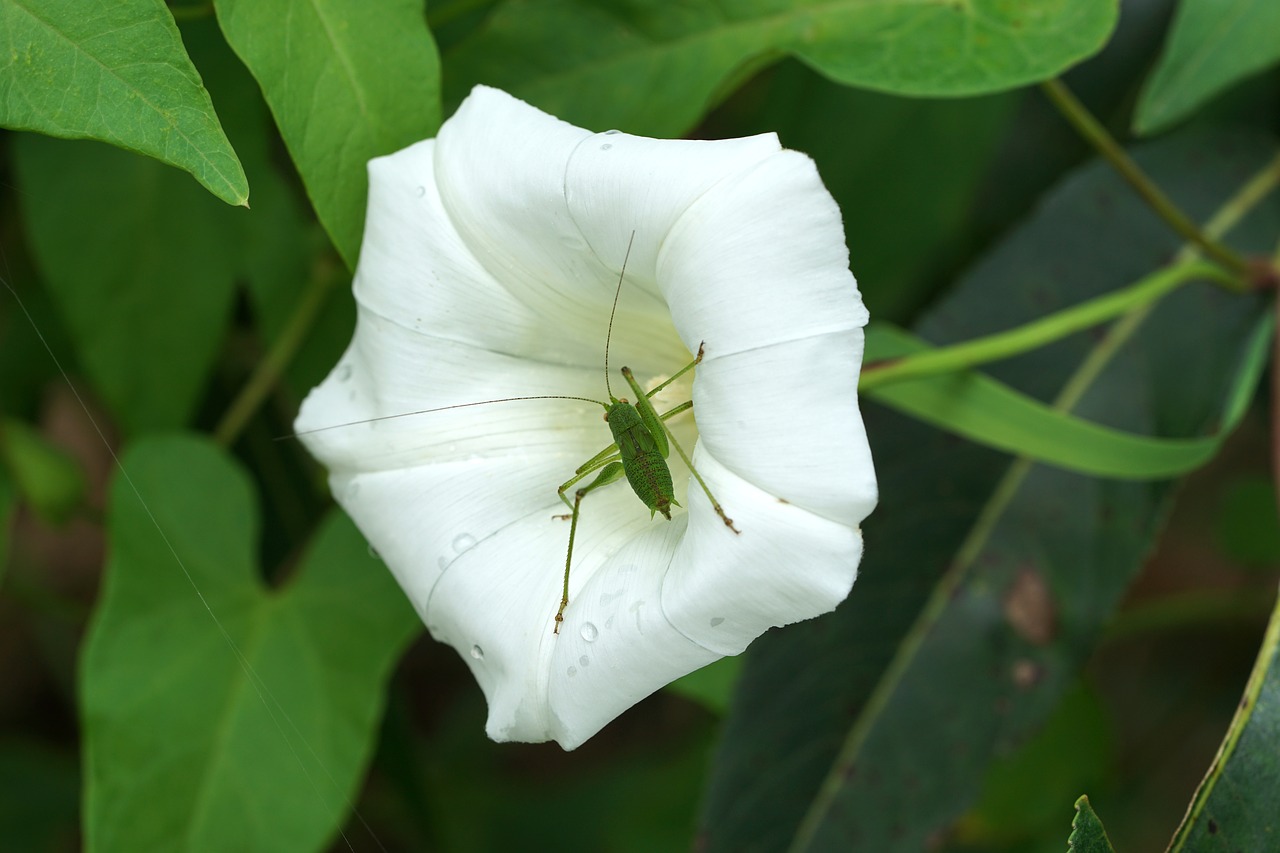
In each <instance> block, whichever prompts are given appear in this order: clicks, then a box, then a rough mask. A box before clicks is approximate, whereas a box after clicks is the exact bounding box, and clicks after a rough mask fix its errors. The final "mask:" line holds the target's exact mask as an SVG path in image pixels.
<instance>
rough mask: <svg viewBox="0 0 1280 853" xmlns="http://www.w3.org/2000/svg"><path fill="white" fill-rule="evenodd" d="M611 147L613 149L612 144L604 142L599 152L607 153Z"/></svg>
mask: <svg viewBox="0 0 1280 853" xmlns="http://www.w3.org/2000/svg"><path fill="white" fill-rule="evenodd" d="M612 147H613V144H612V143H609V142H606V143H605V144H604V145H601V146H600V150H601V151H608V150H609V149H610V148H612Z"/></svg>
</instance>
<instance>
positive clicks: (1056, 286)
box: [701, 136, 1280, 851]
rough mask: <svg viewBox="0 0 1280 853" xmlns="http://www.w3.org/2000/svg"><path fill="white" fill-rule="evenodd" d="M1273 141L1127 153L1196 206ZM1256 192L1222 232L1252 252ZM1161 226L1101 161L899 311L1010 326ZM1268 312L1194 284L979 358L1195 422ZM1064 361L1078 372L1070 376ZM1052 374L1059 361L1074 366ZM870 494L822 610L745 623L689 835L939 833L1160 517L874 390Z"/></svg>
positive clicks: (1024, 382)
mask: <svg viewBox="0 0 1280 853" xmlns="http://www.w3.org/2000/svg"><path fill="white" fill-rule="evenodd" d="M1274 151H1275V145H1274V142H1272V141H1270V140H1260V139H1256V138H1246V137H1236V136H1226V137H1192V138H1182V139H1176V138H1175V139H1171V140H1169V141H1167V142H1165V143H1163V144H1160V145H1156V146H1153V147H1151V148H1150V149H1148V150H1146V151H1144V152H1140V153H1139V159H1140V162H1142V163H1143V165H1144V166H1145V168H1147V170H1148V171H1149V172H1151V173H1152V174H1153V175H1155V177H1156V179H1157V180H1158V181H1159V182H1160V183H1161V185H1162V186H1165V187H1166V188H1167V189H1168V190H1169V191H1170V192H1171V193H1172V195H1173V196H1174V197H1175V198H1176V199H1177V201H1178V202H1179V203H1180V204H1181V205H1182V206H1183V207H1184V208H1185V209H1187V210H1189V211H1191V213H1192V215H1194V216H1197V217H1205V216H1207V215H1208V214H1209V213H1210V212H1212V211H1213V210H1214V209H1216V208H1217V207H1218V206H1219V205H1221V204H1222V203H1223V201H1224V199H1225V198H1226V197H1227V196H1228V195H1229V194H1230V192H1231V191H1232V189H1233V188H1235V187H1237V186H1239V185H1240V184H1242V183H1243V182H1244V181H1245V180H1246V179H1248V178H1249V177H1250V176H1251V174H1252V173H1253V172H1255V171H1256V170H1257V169H1259V168H1261V166H1262V165H1263V164H1264V163H1266V162H1268V161H1269V160H1270V159H1271V158H1272V157H1273V156H1274ZM1278 207H1280V205H1276V204H1274V203H1273V204H1269V205H1267V206H1266V207H1265V208H1263V209H1260V210H1258V211H1256V213H1255V215H1254V216H1252V217H1251V218H1250V219H1249V220H1247V221H1246V223H1244V224H1243V225H1241V226H1240V227H1239V228H1238V229H1237V231H1236V232H1234V233H1233V235H1232V236H1233V241H1238V242H1239V243H1240V244H1241V245H1244V246H1249V247H1265V246H1268V245H1269V244H1270V243H1272V242H1273V241H1274V235H1275V233H1276V232H1277V230H1280V209H1278ZM1176 247H1177V244H1176V241H1175V239H1174V237H1173V236H1172V235H1171V233H1170V232H1169V230H1168V229H1167V228H1166V227H1165V226H1164V225H1163V224H1162V223H1160V222H1159V221H1158V220H1156V219H1155V218H1154V216H1152V215H1151V214H1150V212H1149V211H1148V210H1147V209H1146V208H1145V207H1144V206H1143V205H1142V204H1141V203H1140V202H1139V201H1138V200H1137V199H1136V197H1134V196H1133V195H1132V193H1131V192H1130V191H1129V190H1128V189H1127V187H1125V186H1124V185H1122V184H1121V183H1120V181H1119V180H1118V179H1117V178H1116V177H1115V176H1114V175H1113V174H1112V173H1111V172H1110V171H1109V170H1107V169H1106V168H1104V167H1102V166H1101V165H1099V164H1094V165H1092V166H1090V167H1088V168H1085V169H1083V170H1082V171H1081V172H1079V173H1078V174H1076V175H1074V176H1072V177H1070V178H1069V179H1067V180H1066V181H1065V182H1064V183H1063V184H1062V185H1061V186H1060V187H1059V188H1058V189H1057V190H1056V191H1055V192H1054V193H1053V194H1052V195H1051V196H1050V197H1049V198H1048V199H1047V200H1046V201H1045V202H1044V204H1043V205H1042V206H1041V207H1040V209H1039V210H1038V211H1037V212H1036V214H1035V215H1034V216H1033V217H1032V218H1031V219H1030V220H1029V221H1028V222H1027V223H1026V224H1024V225H1023V226H1022V227H1020V228H1019V229H1017V230H1016V231H1014V232H1013V233H1012V234H1011V235H1010V236H1009V238H1008V240H1007V241H1006V242H1005V243H1003V244H1002V245H1001V246H999V247H998V248H996V249H995V250H994V251H993V252H992V253H991V254H990V255H989V256H988V257H987V258H986V259H984V260H983V261H981V262H980V263H978V264H977V265H976V266H975V267H974V269H972V270H971V271H970V273H969V274H967V275H966V276H965V277H964V278H963V279H962V280H961V281H960V282H959V283H958V285H957V287H956V288H955V290H954V291H953V293H952V294H951V295H950V297H949V298H948V299H947V300H945V301H944V302H943V303H942V304H941V305H939V306H938V307H937V308H936V309H934V310H933V311H931V312H930V313H929V315H928V316H927V317H926V318H925V320H924V321H923V322H922V323H921V324H920V325H919V326H918V327H917V332H918V333H919V334H920V335H921V336H922V337H924V338H926V339H929V340H932V341H935V342H937V343H947V342H951V341H956V340H964V339H969V338H972V337H975V336H978V335H983V334H989V333H992V332H995V331H999V330H1001V329H1007V328H1012V327H1014V326H1017V325H1019V324H1020V323H1021V322H1025V321H1026V320H1029V319H1031V318H1033V317H1036V316H1040V315H1042V314H1044V313H1047V312H1051V311H1054V310H1057V309H1059V308H1061V307H1063V306H1065V305H1067V304H1074V303H1077V302H1080V301H1082V300H1084V299H1088V298H1090V297H1092V296H1095V295H1097V294H1100V293H1105V292H1108V291H1111V290H1114V289H1116V288H1118V287H1120V286H1122V285H1124V284H1126V283H1129V282H1131V281H1134V280H1136V279H1138V278H1140V277H1141V276H1142V275H1143V274H1145V273H1146V272H1147V271H1149V270H1152V269H1155V268H1158V267H1160V266H1161V265H1163V264H1164V263H1165V262H1166V261H1167V259H1168V257H1169V256H1170V255H1171V254H1172V252H1174V251H1175V249H1176ZM1264 311H1265V308H1264V307H1263V306H1262V304H1261V301H1260V300H1257V299H1254V298H1250V297H1237V296H1232V295H1230V294H1227V293H1225V292H1223V291H1221V290H1220V289H1218V288H1215V287H1213V286H1202V285H1193V286H1191V287H1188V288H1185V289H1183V290H1181V291H1178V292H1177V293H1175V294H1173V295H1172V296H1170V297H1168V298H1166V299H1165V300H1164V301H1162V302H1161V303H1160V304H1159V306H1157V307H1156V308H1155V309H1154V310H1153V311H1151V312H1149V313H1146V314H1138V315H1134V316H1133V317H1132V319H1131V320H1130V321H1129V322H1127V323H1121V324H1120V326H1119V327H1118V328H1117V329H1114V330H1112V332H1111V333H1110V334H1108V335H1096V334H1089V333H1083V334H1079V335H1075V336H1072V337H1071V338H1067V339H1064V340H1062V341H1060V342H1058V343H1056V344H1054V345H1052V346H1050V347H1047V348H1045V349H1043V350H1039V351H1036V352H1034V353H1031V354H1028V355H1026V356H1023V357H1019V358H1017V359H1013V360H1010V361H1007V362H1001V363H998V364H995V365H993V366H992V373H993V375H995V376H996V378H998V379H999V380H1001V381H1003V382H1005V383H1007V384H1008V385H1010V386H1012V387H1014V388H1017V389H1019V390H1021V391H1023V392H1024V393H1027V394H1030V395H1031V396H1032V397H1035V398H1037V399H1041V400H1054V399H1056V398H1058V397H1059V395H1060V394H1061V393H1062V389H1063V388H1064V387H1067V386H1068V385H1069V384H1070V385H1071V386H1072V387H1073V388H1074V389H1075V390H1076V391H1079V392H1080V394H1081V396H1080V399H1079V400H1078V402H1076V404H1075V405H1074V406H1072V407H1070V408H1071V410H1072V411H1074V412H1075V413H1076V414H1078V415H1080V416H1082V417H1085V418H1089V419H1091V420H1095V421H1097V422H1099V423H1103V424H1105V425H1107V426H1111V427H1114V428H1117V429H1124V430H1129V431H1133V432H1139V433H1144V432H1145V433H1148V434H1164V435H1194V434H1196V432H1197V431H1202V430H1203V431H1207V429H1208V428H1209V427H1210V426H1211V425H1213V424H1214V423H1215V422H1216V420H1217V418H1218V417H1219V416H1220V411H1221V407H1222V405H1223V400H1224V397H1225V396H1226V395H1225V392H1224V389H1225V388H1227V387H1228V386H1229V385H1230V383H1231V381H1232V378H1233V377H1234V376H1235V375H1236V374H1237V373H1238V372H1239V370H1240V365H1241V362H1242V361H1243V360H1244V356H1243V353H1244V352H1245V350H1246V349H1247V347H1248V342H1247V339H1248V337H1249V334H1250V331H1251V330H1253V329H1255V328H1256V326H1257V324H1258V322H1259V319H1260V317H1261V316H1262V315H1263V312H1264ZM1082 367H1083V371H1082ZM1072 377H1075V379H1074V382H1073V379H1072ZM865 414H866V420H867V431H868V435H869V436H870V438H871V441H872V445H873V452H874V455H875V458H876V463H877V470H878V471H879V472H880V478H881V479H880V485H881V490H882V491H881V505H880V507H879V509H877V511H876V513H875V514H874V515H873V516H872V517H871V518H870V519H868V521H867V522H866V523H865V524H864V530H865V534H866V539H867V550H866V557H865V560H864V563H863V567H862V570H861V577H860V578H859V580H858V583H857V584H856V585H855V586H854V589H853V592H852V594H851V595H850V597H849V599H848V600H847V601H846V602H845V603H844V604H843V605H842V606H841V607H840V608H838V609H837V611H836V612H835V613H834V614H832V615H831V616H828V617H824V618H821V619H817V620H814V621H812V622H807V623H803V624H800V625H796V626H792V627H790V628H788V629H786V630H785V631H780V632H774V633H772V634H769V635H766V636H765V637H764V638H762V639H761V640H760V641H758V642H757V643H756V644H755V645H753V646H752V648H751V650H750V651H749V652H748V653H747V654H748V660H747V666H746V669H745V671H744V673H743V676H742V680H741V682H740V684H739V689H738V692H737V694H736V696H735V702H734V709H733V712H732V714H731V715H730V717H729V718H728V721H727V724H726V730H725V735H724V740H723V743H722V745H721V747H720V751H719V755H718V760H717V763H716V766H715V769H714V770H713V777H712V781H711V783H710V788H709V791H708V796H707V801H706V805H705V807H704V812H703V815H702V821H701V822H702V832H703V839H704V841H705V847H706V849H708V850H752V849H754V850H777V849H786V848H788V847H792V848H793V849H796V850H834V849H849V848H851V847H856V848H857V849H868V850H884V851H891V850H918V849H921V848H922V847H924V846H926V845H927V843H928V840H929V839H934V838H939V837H941V836H942V835H943V834H944V833H946V832H947V831H948V829H949V827H950V826H951V825H952V824H953V822H954V821H955V820H956V818H957V817H958V816H960V815H961V814H962V813H963V812H964V811H965V810H966V809H967V808H968V807H969V806H970V805H971V804H972V800H973V798H974V797H975V796H976V793H977V792H978V791H979V790H981V783H982V780H983V777H984V774H985V772H986V770H987V768H988V766H989V765H990V764H991V762H992V759H993V757H994V756H996V755H1001V754H1007V753H1009V752H1010V751H1012V750H1014V749H1015V748H1017V746H1018V745H1019V744H1021V743H1022V742H1024V741H1025V740H1026V739H1027V738H1028V737H1029V736H1030V735H1031V734H1032V733H1034V732H1035V730H1036V729H1037V728H1038V727H1039V726H1040V725H1041V724H1042V723H1043V722H1044V721H1045V720H1046V719H1047V718H1048V717H1049V716H1050V715H1051V713H1052V711H1053V710H1054V708H1055V706H1056V704H1057V703H1058V701H1059V698H1060V696H1061V695H1062V693H1063V691H1064V690H1065V689H1066V688H1067V687H1068V686H1069V685H1071V684H1072V683H1074V682H1075V678H1076V675H1077V671H1078V668H1079V666H1080V665H1081V663H1082V662H1083V660H1084V659H1085V658H1086V657H1087V655H1088V654H1089V651H1090V649H1091V648H1092V646H1093V645H1094V643H1095V642H1096V640H1097V638H1098V636H1099V633H1100V631H1101V629H1102V627H1103V625H1105V624H1106V621H1107V619H1108V617H1109V615H1110V613H1111V612H1112V610H1113V609H1114V608H1115V606H1116V605H1117V603H1118V601H1119V600H1120V598H1121V596H1122V595H1123V593H1124V590H1125V587H1126V585H1127V583H1128V581H1129V579H1130V578H1132V577H1133V575H1134V573H1135V572H1136V571H1137V569H1138V567H1139V566H1140V565H1141V563H1142V560H1143V558H1144V557H1145V555H1146V553H1147V552H1148V550H1149V549H1150V547H1151V545H1152V542H1153V541H1154V538H1155V536H1156V535H1157V533H1158V531H1159V528H1160V524H1161V521H1162V519H1163V517H1164V511H1165V508H1166V505H1167V502H1168V500H1169V497H1170V495H1171V494H1172V484H1170V483H1163V482H1117V481H1110V480H1101V479H1093V478H1089V477H1085V476H1081V475H1078V474H1070V473H1066V472H1064V471H1060V470H1057V469H1053V468H1049V467H1047V466H1036V465H1031V464H1027V463H1022V462H1018V463H1015V464H1013V465H1012V466H1010V465H1009V462H1008V458H1007V457H1003V456H1002V455H1000V454H998V453H995V452H994V451H990V450H986V449H984V448H981V447H978V446H975V445H972V444H969V443H966V442H963V441H961V440H958V439H956V438H954V437H952V436H950V435H948V434H946V433H942V432H939V431H937V430H935V429H933V428H930V427H927V426H924V425H922V424H920V423H918V422H915V421H912V420H909V419H905V418H903V417H902V416H900V415H896V414H893V413H891V412H888V411H885V410H883V409H881V408H879V407H877V406H875V405H868V406H867V408H866V413H865Z"/></svg>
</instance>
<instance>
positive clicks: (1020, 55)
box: [446, 0, 1116, 136]
mask: <svg viewBox="0 0 1280 853" xmlns="http://www.w3.org/2000/svg"><path fill="white" fill-rule="evenodd" d="M1115 20H1116V4H1115V3H1114V2H1113V0H1075V2H1063V0H1033V2H1026V3H1020V4H1016V5H1014V4H1004V3H988V2H983V3H954V4H952V3H923V4H922V3H912V2H904V0H897V2H887V3H867V2H864V0H836V2H819V0H804V2H796V3H777V2H772V0H729V2H713V0H694V2H687V3H682V4H680V6H679V7H678V10H677V8H673V7H672V5H671V4H670V3H665V2H661V0H640V2H634V3H627V4H623V5H619V4H609V3H599V2H595V0H549V2H547V1H546V0H544V2H536V3H530V2H524V0H507V2H505V3H502V4H501V5H500V6H499V7H498V8H497V9H496V10H495V11H494V12H493V13H492V14H491V15H490V16H489V18H488V19H487V21H486V23H485V26H484V27H482V28H481V29H480V30H479V31H478V32H477V33H476V34H475V35H474V36H473V37H472V38H470V39H469V40H468V41H466V42H464V43H463V44H461V45H459V46H458V48H457V49H456V50H454V51H452V52H451V53H450V54H449V55H448V56H447V57H446V63H447V65H448V72H449V73H448V74H447V75H446V78H447V79H448V81H449V85H450V86H451V87H452V88H451V91H450V99H451V100H457V99H460V98H461V97H462V95H464V94H465V92H466V89H468V88H470V86H471V85H473V84H475V83H488V84H491V85H494V86H498V87H500V88H503V89H506V90H508V91H510V92H512V93H513V94H516V95H518V96H520V97H522V98H525V99H526V100H528V101H530V102H531V103H533V104H535V105H537V106H539V107H541V108H543V109H545V110H547V111H549V112H551V113H552V114H553V115H557V116H560V117H561V118H563V119H565V120H567V121H570V122H573V123H575V124H580V125H583V126H585V127H593V128H605V127H609V126H618V127H621V128H623V129H625V130H628V131H631V132H635V133H647V134H652V135H656V136H671V135H678V134H680V133H681V132H683V131H684V130H686V129H687V128H689V127H690V126H692V125H693V124H694V123H695V122H696V121H697V120H698V118H699V117H701V116H702V115H703V114H704V113H705V112H706V110H707V109H708V108H709V107H710V106H712V105H713V104H714V101H715V100H716V96H717V93H718V92H719V91H722V87H725V88H727V87H728V85H729V82H730V79H731V78H733V79H738V78H740V77H741V76H743V75H745V74H747V73H749V72H750V71H752V70H754V69H756V68H758V67H760V66H761V65H762V64H764V63H765V62H768V61H771V60H772V58H774V57H776V56H778V55H780V54H791V55H794V56H796V57H797V58H799V59H800V60H802V61H803V62H805V63H807V64H809V65H811V66H812V67H813V68H815V69H817V70H818V71H819V72H820V73H822V74H823V75H825V76H827V77H830V78H831V79H833V80H836V81H838V82H840V83H844V84H847V85H850V86H860V87H863V88H869V89H879V90H881V91H885V92H894V93H898V94H909V95H936V96H945V97H954V96H958V95H974V94H979V93H983V92H995V91H1000V90H1003V89H1011V88H1014V87H1017V86H1022V85H1025V84H1027V83H1030V82H1033V81H1036V80H1041V79H1045V78H1047V77H1052V76H1053V75H1055V74H1057V73H1058V72H1060V71H1062V70H1063V69H1064V68H1066V67H1068V66H1070V65H1072V64H1073V63H1075V62H1078V61H1080V60H1081V59H1083V58H1085V57H1086V56H1089V55H1090V54H1092V53H1094V52H1095V51H1097V50H1098V49H1099V48H1100V47H1101V46H1102V44H1103V42H1104V41H1105V40H1106V38H1107V36H1108V35H1109V34H1110V32H1111V29H1112V27H1113V26H1114V25H1115Z"/></svg>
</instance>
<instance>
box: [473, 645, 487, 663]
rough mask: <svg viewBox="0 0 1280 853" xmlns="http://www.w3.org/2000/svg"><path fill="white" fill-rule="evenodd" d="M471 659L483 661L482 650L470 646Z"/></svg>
mask: <svg viewBox="0 0 1280 853" xmlns="http://www.w3.org/2000/svg"><path fill="white" fill-rule="evenodd" d="M471 657H473V658H475V659H476V660H484V649H482V648H480V647H479V646H472V647H471Z"/></svg>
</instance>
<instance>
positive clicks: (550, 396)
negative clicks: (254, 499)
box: [276, 394, 608, 441]
mask: <svg viewBox="0 0 1280 853" xmlns="http://www.w3.org/2000/svg"><path fill="white" fill-rule="evenodd" d="M520 400H579V401H581V402H583V403H595V404H596V405H597V406H601V405H604V404H603V403H601V402H600V401H599V400H592V399H591V398H590V397H570V396H566V395H564V394H539V395H537V396H534V397H503V398H502V399H501V400H480V401H479V402H476V403H456V404H455V405H452V406H437V407H436V408H434V409H419V410H418V411H416V412H401V413H400V414H398V415H382V416H381V417H376V418H365V419H364V420H362V421H347V422H346V423H341V424H334V425H333V426H326V427H316V428H315V429H304V430H303V431H302V432H291V433H289V434H288V435H279V436H276V441H286V440H288V439H291V438H301V437H302V436H304V435H315V434H316V433H318V432H328V431H329V430H331V429H344V428H346V427H353V426H360V425H361V424H375V423H378V422H379V421H394V420H396V419H397V418H412V417H414V416H415V415H429V414H431V413H432V412H447V411H448V410H449V409H469V408H471V407H472V406H488V405H490V404H491V403H515V402H518V401H520ZM605 408H608V406H605Z"/></svg>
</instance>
